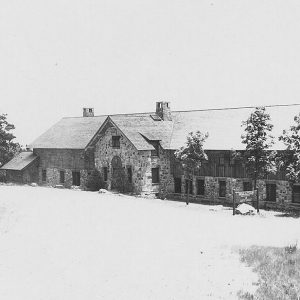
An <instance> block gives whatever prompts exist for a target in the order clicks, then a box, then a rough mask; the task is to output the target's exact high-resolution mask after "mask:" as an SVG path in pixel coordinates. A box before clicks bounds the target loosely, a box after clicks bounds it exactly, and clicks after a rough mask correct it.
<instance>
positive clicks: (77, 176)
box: [72, 171, 80, 186]
mask: <svg viewBox="0 0 300 300" xmlns="http://www.w3.org/2000/svg"><path fill="white" fill-rule="evenodd" d="M72 179H73V185H77V186H80V172H78V171H73V172H72Z"/></svg>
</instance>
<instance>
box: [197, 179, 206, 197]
mask: <svg viewBox="0 0 300 300" xmlns="http://www.w3.org/2000/svg"><path fill="white" fill-rule="evenodd" d="M204 192H205V184H204V179H197V195H202V196H204Z"/></svg>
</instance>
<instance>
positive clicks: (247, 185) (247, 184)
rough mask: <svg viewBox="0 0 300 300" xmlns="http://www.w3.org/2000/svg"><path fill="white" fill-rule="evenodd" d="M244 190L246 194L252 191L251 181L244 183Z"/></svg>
mask: <svg viewBox="0 0 300 300" xmlns="http://www.w3.org/2000/svg"><path fill="white" fill-rule="evenodd" d="M243 190H244V192H247V191H252V182H251V181H244V182H243Z"/></svg>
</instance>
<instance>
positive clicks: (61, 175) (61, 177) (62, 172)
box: [59, 171, 65, 183]
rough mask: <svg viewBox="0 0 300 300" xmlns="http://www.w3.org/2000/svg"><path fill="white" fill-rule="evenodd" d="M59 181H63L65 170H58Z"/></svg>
mask: <svg viewBox="0 0 300 300" xmlns="http://www.w3.org/2000/svg"><path fill="white" fill-rule="evenodd" d="M59 182H60V183H65V171H60V172H59Z"/></svg>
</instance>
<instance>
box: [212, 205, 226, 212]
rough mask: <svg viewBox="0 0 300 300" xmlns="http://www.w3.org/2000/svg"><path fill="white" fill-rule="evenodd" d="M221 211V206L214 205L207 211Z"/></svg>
mask: <svg viewBox="0 0 300 300" xmlns="http://www.w3.org/2000/svg"><path fill="white" fill-rule="evenodd" d="M222 209H223V205H215V206H213V207H212V208H210V209H209V210H211V211H220V210H222Z"/></svg>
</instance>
